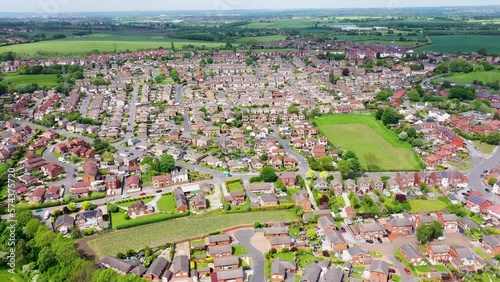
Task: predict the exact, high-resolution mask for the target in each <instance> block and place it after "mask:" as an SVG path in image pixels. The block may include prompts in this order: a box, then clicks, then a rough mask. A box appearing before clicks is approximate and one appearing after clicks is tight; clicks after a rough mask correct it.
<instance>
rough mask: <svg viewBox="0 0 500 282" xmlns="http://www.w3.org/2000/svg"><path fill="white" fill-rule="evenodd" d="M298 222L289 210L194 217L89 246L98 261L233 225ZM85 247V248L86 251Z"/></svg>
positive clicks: (97, 240)
mask: <svg viewBox="0 0 500 282" xmlns="http://www.w3.org/2000/svg"><path fill="white" fill-rule="evenodd" d="M296 219H297V218H296V215H295V213H294V212H293V211H289V210H286V211H265V212H247V213H233V214H224V215H216V216H198V217H196V216H190V217H185V218H180V219H174V220H169V221H163V222H158V223H152V224H149V225H144V226H139V227H134V228H129V229H127V230H122V231H116V232H111V233H107V234H104V235H102V236H94V237H92V238H90V239H89V240H88V241H86V243H87V246H88V247H89V248H90V250H91V251H92V252H93V253H94V254H95V256H96V259H102V258H103V257H105V256H114V255H116V253H118V252H124V251H126V250H128V249H134V250H136V249H139V248H142V247H144V246H150V247H156V246H160V245H163V244H166V243H172V242H178V241H181V240H186V239H189V238H195V237H200V236H204V235H208V233H210V232H214V231H220V230H222V229H226V228H230V227H233V226H239V225H247V224H253V223H255V222H256V221H258V222H261V223H264V222H279V221H294V220H296ZM83 245H85V244H83ZM83 245H82V248H85V247H84V246H83ZM86 251H88V250H86Z"/></svg>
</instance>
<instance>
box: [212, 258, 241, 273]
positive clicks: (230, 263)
mask: <svg viewBox="0 0 500 282" xmlns="http://www.w3.org/2000/svg"><path fill="white" fill-rule="evenodd" d="M239 266H240V258H239V257H236V256H229V257H219V258H215V259H214V271H215V272H219V271H222V270H229V269H237V268H238V267H239Z"/></svg>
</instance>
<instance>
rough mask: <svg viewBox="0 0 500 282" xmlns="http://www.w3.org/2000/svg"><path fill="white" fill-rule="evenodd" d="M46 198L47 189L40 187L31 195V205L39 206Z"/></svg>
mask: <svg viewBox="0 0 500 282" xmlns="http://www.w3.org/2000/svg"><path fill="white" fill-rule="evenodd" d="M44 197H45V189H44V188H42V187H38V188H36V189H35V190H33V192H32V193H31V194H30V196H29V199H30V204H39V203H41V202H42V201H43V199H44Z"/></svg>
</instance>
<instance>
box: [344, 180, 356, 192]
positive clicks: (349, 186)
mask: <svg viewBox="0 0 500 282" xmlns="http://www.w3.org/2000/svg"><path fill="white" fill-rule="evenodd" d="M355 190H356V182H354V180H352V179H347V180H346V181H344V191H347V192H350V191H355Z"/></svg>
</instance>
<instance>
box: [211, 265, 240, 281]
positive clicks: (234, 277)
mask: <svg viewBox="0 0 500 282" xmlns="http://www.w3.org/2000/svg"><path fill="white" fill-rule="evenodd" d="M216 277H217V280H216V281H217V282H243V281H244V275H243V269H241V268H238V269H231V270H224V271H219V272H217V274H216ZM212 281H214V280H212Z"/></svg>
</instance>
